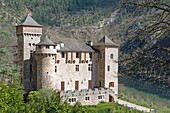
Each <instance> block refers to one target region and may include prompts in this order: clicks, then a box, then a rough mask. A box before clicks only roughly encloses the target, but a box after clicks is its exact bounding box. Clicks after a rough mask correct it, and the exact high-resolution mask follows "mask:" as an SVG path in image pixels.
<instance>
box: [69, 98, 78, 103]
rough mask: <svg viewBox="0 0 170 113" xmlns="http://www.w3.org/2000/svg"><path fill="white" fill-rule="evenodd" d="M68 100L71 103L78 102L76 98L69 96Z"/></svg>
mask: <svg viewBox="0 0 170 113" xmlns="http://www.w3.org/2000/svg"><path fill="white" fill-rule="evenodd" d="M68 102H69V103H71V102H76V98H69V99H68Z"/></svg>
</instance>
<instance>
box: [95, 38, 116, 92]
mask: <svg viewBox="0 0 170 113" xmlns="http://www.w3.org/2000/svg"><path fill="white" fill-rule="evenodd" d="M118 47H119V46H118V45H117V44H115V43H114V42H112V41H111V40H110V39H109V38H108V37H107V36H104V37H103V38H102V39H101V40H100V41H99V42H98V43H97V44H95V45H94V48H95V49H96V50H97V51H98V53H97V54H95V55H94V61H93V62H94V63H93V64H94V66H93V79H94V80H95V83H94V85H95V86H97V87H102V88H112V90H113V91H115V94H118Z"/></svg>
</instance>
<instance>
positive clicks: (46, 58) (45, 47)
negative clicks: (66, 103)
mask: <svg viewBox="0 0 170 113" xmlns="http://www.w3.org/2000/svg"><path fill="white" fill-rule="evenodd" d="M56 52H57V50H56V44H54V43H53V42H52V41H51V40H50V39H49V38H48V37H47V36H46V37H45V38H44V39H43V40H42V41H41V42H40V43H38V44H37V45H36V52H35V58H36V67H37V70H36V71H37V74H36V75H37V77H36V79H37V89H40V88H51V89H53V88H54V85H55V81H54V80H55V79H54V78H55V76H54V74H55V59H56Z"/></svg>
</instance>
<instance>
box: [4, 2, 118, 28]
mask: <svg viewBox="0 0 170 113" xmlns="http://www.w3.org/2000/svg"><path fill="white" fill-rule="evenodd" d="M118 1H119V0H107V1H105V0H29V1H28V0H22V1H21V0H12V1H11V0H5V2H4V4H5V5H6V6H7V7H10V8H12V9H13V10H15V11H16V12H17V13H23V11H26V13H28V12H30V13H31V12H32V15H33V18H34V19H35V20H38V21H39V23H40V24H43V25H50V26H61V25H68V24H71V25H78V26H82V25H88V24H93V23H96V22H98V21H100V20H101V19H103V18H106V17H109V16H110V14H111V12H112V11H113V10H114V9H115V6H116V5H117V3H118ZM47 15H48V16H47Z"/></svg>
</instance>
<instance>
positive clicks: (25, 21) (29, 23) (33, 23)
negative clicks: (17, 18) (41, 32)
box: [17, 15, 42, 27]
mask: <svg viewBox="0 0 170 113" xmlns="http://www.w3.org/2000/svg"><path fill="white" fill-rule="evenodd" d="M21 25H23V26H36V27H42V25H40V24H38V23H37V22H36V21H35V20H34V19H33V18H32V17H31V16H30V15H27V16H26V17H25V18H24V19H23V20H22V21H21V23H20V24H18V25H17V26H21Z"/></svg>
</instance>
